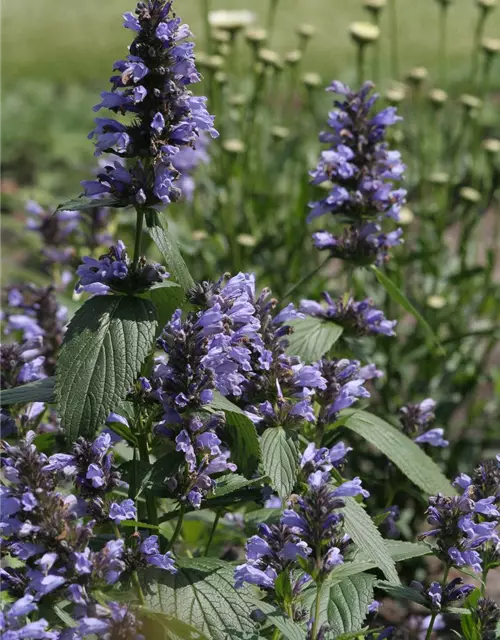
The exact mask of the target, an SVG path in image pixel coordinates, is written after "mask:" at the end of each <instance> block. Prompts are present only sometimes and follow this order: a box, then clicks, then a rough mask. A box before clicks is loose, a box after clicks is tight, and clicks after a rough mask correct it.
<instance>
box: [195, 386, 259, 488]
mask: <svg viewBox="0 0 500 640" xmlns="http://www.w3.org/2000/svg"><path fill="white" fill-rule="evenodd" d="M207 408H208V410H209V411H223V412H224V415H225V416H226V434H227V441H228V445H229V449H230V451H231V461H232V462H234V463H235V464H236V466H237V467H238V470H239V471H241V472H242V473H243V474H244V475H245V476H252V475H253V474H254V473H255V471H256V469H257V466H258V464H259V459H260V445H259V438H258V436H257V431H256V429H255V425H254V423H253V422H252V421H251V420H250V418H249V417H248V416H247V415H246V414H245V412H244V411H242V410H241V409H240V408H239V407H238V406H236V405H235V404H233V403H232V402H231V401H229V400H227V398H224V396H222V395H221V394H220V393H219V392H218V391H216V392H214V397H213V400H212V402H211V404H210V406H209V407H207Z"/></svg>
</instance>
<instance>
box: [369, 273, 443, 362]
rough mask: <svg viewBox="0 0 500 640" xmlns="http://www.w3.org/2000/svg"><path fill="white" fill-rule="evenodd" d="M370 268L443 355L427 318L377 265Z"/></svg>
mask: <svg viewBox="0 0 500 640" xmlns="http://www.w3.org/2000/svg"><path fill="white" fill-rule="evenodd" d="M372 270H373V271H374V273H375V277H376V278H377V280H378V281H379V282H380V284H381V285H382V286H383V287H384V289H385V290H386V291H387V293H388V294H389V295H390V297H391V298H392V299H393V300H394V302H397V303H398V304H399V305H400V306H401V307H403V309H404V310H405V311H408V313H411V315H412V316H413V317H414V318H415V320H416V321H417V322H418V323H419V324H420V325H421V326H422V328H423V329H424V331H425V332H426V333H427V335H428V336H429V339H430V340H431V341H432V342H434V343H435V344H436V346H437V347H438V348H439V350H440V352H441V354H442V355H445V354H446V351H445V350H444V349H443V347H442V346H441V343H440V342H439V339H438V337H437V336H436V334H435V333H434V331H433V330H432V328H431V326H430V325H429V323H428V322H427V320H425V318H424V317H423V316H422V315H421V314H420V313H419V312H418V311H417V310H416V309H415V307H414V306H413V305H412V303H411V302H410V301H409V300H408V298H407V297H406V296H405V294H404V293H403V292H402V291H401V289H399V288H398V287H397V286H396V285H395V284H394V282H393V281H392V280H391V279H390V278H388V277H387V276H386V275H385V273H382V271H380V270H379V269H377V267H375V266H374V265H372Z"/></svg>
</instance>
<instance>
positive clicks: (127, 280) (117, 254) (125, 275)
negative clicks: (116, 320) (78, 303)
mask: <svg viewBox="0 0 500 640" xmlns="http://www.w3.org/2000/svg"><path fill="white" fill-rule="evenodd" d="M76 274H77V276H78V277H79V280H78V282H77V283H76V287H75V289H76V291H78V292H80V291H86V292H87V293H93V294H97V295H105V294H107V293H109V292H111V291H117V292H119V293H139V292H141V291H146V290H147V289H149V288H150V287H151V286H152V285H153V284H155V283H160V282H163V280H164V279H165V278H168V276H169V274H168V273H167V272H166V270H165V267H163V266H162V265H160V264H157V263H148V262H146V260H145V259H144V258H140V259H139V261H138V263H137V265H132V264H131V263H130V260H129V257H128V255H127V250H126V247H125V244H124V243H123V242H122V241H121V240H118V241H117V242H116V244H114V245H112V246H111V247H110V248H109V251H108V253H106V254H105V255H102V256H101V257H100V258H92V257H91V256H85V257H84V258H83V260H82V264H80V266H79V267H78V269H77V270H76Z"/></svg>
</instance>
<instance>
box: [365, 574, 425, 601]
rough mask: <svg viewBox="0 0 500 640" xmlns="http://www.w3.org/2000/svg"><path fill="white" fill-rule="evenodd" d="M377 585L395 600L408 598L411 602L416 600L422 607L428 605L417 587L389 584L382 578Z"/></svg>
mask: <svg viewBox="0 0 500 640" xmlns="http://www.w3.org/2000/svg"><path fill="white" fill-rule="evenodd" d="M377 586H378V587H379V588H380V589H382V590H383V591H385V592H386V593H388V594H389V595H390V596H392V597H393V598H395V599H397V600H410V601H411V602H416V603H418V604H421V605H423V606H424V607H425V606H427V605H428V601H427V598H426V597H425V596H424V595H423V594H422V592H421V591H418V590H417V589H413V588H412V587H406V586H404V585H400V584H391V583H390V582H385V581H383V580H382V581H379V582H378V584H377Z"/></svg>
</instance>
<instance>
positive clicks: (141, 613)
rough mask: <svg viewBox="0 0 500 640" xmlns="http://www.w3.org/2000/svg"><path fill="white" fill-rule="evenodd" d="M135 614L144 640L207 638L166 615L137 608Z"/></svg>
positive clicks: (196, 639) (204, 639)
mask: <svg viewBox="0 0 500 640" xmlns="http://www.w3.org/2000/svg"><path fill="white" fill-rule="evenodd" d="M136 612H137V615H138V617H139V619H141V621H142V624H143V626H142V629H141V632H142V634H143V635H144V636H145V637H146V638H154V639H155V640H162V639H163V640H171V639H172V640H177V639H179V640H208V636H206V635H204V634H202V633H201V632H200V631H198V630H197V629H195V628H194V627H192V626H191V625H189V624H186V623H185V622H182V621H181V620H179V619H177V618H174V617H173V616H169V615H167V614H166V613H161V612H158V611H152V610H151V609H148V608H147V607H138V608H137V609H136Z"/></svg>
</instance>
